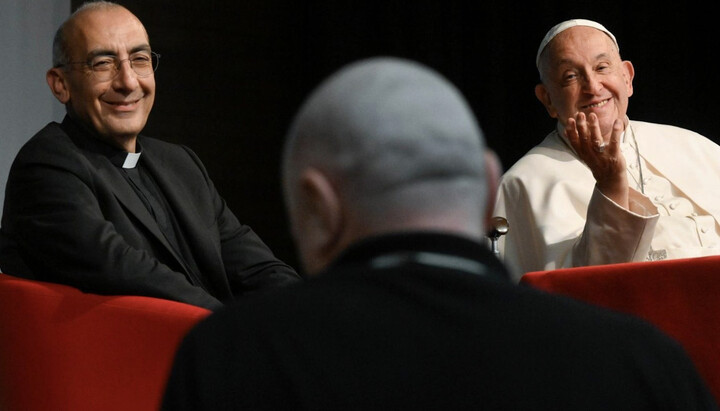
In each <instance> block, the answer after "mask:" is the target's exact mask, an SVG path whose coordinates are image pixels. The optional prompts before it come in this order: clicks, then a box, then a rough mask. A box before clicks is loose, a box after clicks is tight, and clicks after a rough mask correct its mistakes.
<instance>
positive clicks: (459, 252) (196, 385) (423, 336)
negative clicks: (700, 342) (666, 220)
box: [163, 233, 716, 411]
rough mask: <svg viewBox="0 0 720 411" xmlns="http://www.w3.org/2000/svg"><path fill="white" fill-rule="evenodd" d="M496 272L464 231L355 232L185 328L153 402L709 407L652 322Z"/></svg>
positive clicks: (239, 406) (678, 351)
mask: <svg viewBox="0 0 720 411" xmlns="http://www.w3.org/2000/svg"><path fill="white" fill-rule="evenodd" d="M506 275H507V273H506V271H505V269H504V268H503V267H502V266H501V265H500V264H499V262H498V261H497V259H495V258H494V256H493V255H492V254H490V252H489V250H487V249H486V247H485V246H484V245H482V244H479V243H476V242H473V241H470V240H467V239H464V238H460V237H454V236H447V235H439V234H430V233H415V234H407V233H406V234H401V235H389V236H383V237H380V238H375V239H368V240H366V241H363V242H362V243H360V244H356V245H355V246H353V247H352V248H351V249H350V250H348V252H347V253H345V254H344V255H342V256H341V257H340V259H339V261H338V262H337V263H336V264H335V265H334V266H332V267H330V269H329V270H328V271H327V272H325V273H323V274H322V275H320V276H319V277H313V278H309V279H308V280H307V281H306V282H305V283H304V284H300V285H298V286H293V287H289V288H286V289H282V290H274V291H273V292H272V293H270V294H266V295H262V296H258V297H257V298H252V301H244V302H238V303H233V304H232V305H228V306H225V307H223V309H221V310H220V311H217V312H215V313H214V314H212V315H211V316H209V317H208V318H207V319H206V320H204V321H203V322H201V323H200V324H199V325H198V326H197V327H195V328H194V329H193V330H192V331H191V332H190V334H189V335H188V336H187V338H186V339H185V340H184V341H183V343H182V345H181V347H180V349H179V351H178V354H177V357H176V359H175V364H174V366H173V370H172V373H171V377H170V380H169V383H168V386H167V390H166V393H165V398H164V406H163V410H166V411H169V410H214V411H220V410H250V409H252V410H256V409H267V410H281V409H283V410H284V409H292V410H299V409H303V410H418V409H420V410H425V409H433V410H457V409H468V410H485V409H487V410H573V411H574V410H633V411H638V410H659V409H663V410H683V411H688V410H700V409H716V407H715V403H714V400H713V398H712V397H711V394H710V393H709V391H708V390H707V387H706V386H705V384H704V383H703V382H702V381H701V379H700V377H699V375H698V374H697V372H696V370H695V368H694V366H693V364H692V363H691V361H690V359H689V358H688V357H687V355H686V354H685V352H684V351H683V349H682V348H680V346H679V345H678V344H677V343H676V342H674V341H673V340H671V339H670V338H669V337H667V336H665V335H664V334H662V333H661V332H659V331H658V330H657V329H656V328H654V327H652V326H650V325H649V324H648V323H646V322H643V321H641V320H639V319H637V318H633V317H630V316H624V315H620V314H616V313H613V312H610V311H605V310H602V309H600V308H596V307H592V306H589V305H585V304H581V303H579V302H576V301H572V300H570V299H567V298H562V297H556V296H551V295H548V294H545V293H542V292H540V291H537V290H534V289H530V288H527V287H524V286H518V285H515V284H511V283H510V282H509V281H508V280H507V277H506Z"/></svg>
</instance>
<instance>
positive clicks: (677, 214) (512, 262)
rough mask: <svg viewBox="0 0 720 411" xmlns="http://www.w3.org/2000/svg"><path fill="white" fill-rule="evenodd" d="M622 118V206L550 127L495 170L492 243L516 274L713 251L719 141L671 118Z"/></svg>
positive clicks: (717, 228)
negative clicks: (498, 221) (502, 221)
mask: <svg viewBox="0 0 720 411" xmlns="http://www.w3.org/2000/svg"><path fill="white" fill-rule="evenodd" d="M629 124H630V126H629V127H627V128H626V130H625V133H624V135H623V142H622V143H621V148H622V152H623V155H624V156H625V159H626V163H627V165H628V181H629V183H630V187H631V189H630V203H631V204H630V210H626V209H624V208H622V207H620V206H618V205H617V204H616V203H614V202H613V201H612V200H610V199H608V198H607V197H605V196H604V195H603V194H602V193H600V192H599V191H598V190H597V189H596V188H595V179H594V178H593V175H592V173H591V172H590V169H589V168H588V167H587V166H586V165H585V163H583V162H582V161H581V160H580V159H579V157H578V156H577V155H576V154H575V151H574V150H573V149H572V148H571V146H570V144H569V143H568V142H567V141H566V139H565V138H564V137H561V136H560V134H559V133H558V131H557V130H556V131H553V132H552V133H550V134H548V136H547V137H546V138H545V140H543V142H542V143H540V144H539V145H537V146H535V147H534V148H533V149H531V150H530V151H529V152H528V153H527V154H526V155H525V156H523V157H522V158H521V159H520V160H518V162H517V163H515V164H514V165H513V166H512V167H511V168H510V169H509V170H507V171H506V172H505V174H504V175H503V178H502V181H501V184H500V188H499V191H498V198H497V202H496V205H495V210H494V215H495V216H502V217H505V218H507V220H508V223H509V227H510V228H509V231H508V233H507V234H506V235H505V236H503V237H501V238H500V240H499V244H498V247H499V250H500V255H501V258H502V259H503V260H504V261H505V263H506V264H507V265H508V267H509V269H510V271H511V273H512V275H513V277H514V279H515V280H516V281H517V280H519V278H520V276H522V275H523V274H524V273H526V272H529V271H539V270H551V269H555V268H565V267H578V266H585V265H599V264H612V263H622V262H630V261H649V260H661V259H665V258H668V259H670V258H686V257H700V256H707V255H716V254H720V146H718V145H717V144H715V143H714V142H713V141H711V140H709V139H707V138H706V137H703V136H701V135H700V134H697V133H695V132H692V131H689V130H685V129H682V128H678V127H674V126H668V125H661V124H653V123H647V122H640V121H631V122H629ZM643 193H644V194H643Z"/></svg>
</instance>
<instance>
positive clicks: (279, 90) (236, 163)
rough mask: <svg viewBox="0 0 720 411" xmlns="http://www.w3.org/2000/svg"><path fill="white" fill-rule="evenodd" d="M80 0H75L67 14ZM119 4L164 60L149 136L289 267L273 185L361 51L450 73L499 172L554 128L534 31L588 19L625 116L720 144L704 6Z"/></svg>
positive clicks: (267, 0) (712, 39)
mask: <svg viewBox="0 0 720 411" xmlns="http://www.w3.org/2000/svg"><path fill="white" fill-rule="evenodd" d="M81 3H82V1H78V0H73V1H72V7H73V10H74V9H75V8H76V7H78V6H79V5H80V4H81ZM118 3H120V4H122V5H124V6H126V7H127V8H128V9H130V10H131V11H132V12H133V13H135V14H136V15H137V16H138V17H139V18H140V19H141V20H142V21H143V23H144V24H145V27H146V29H147V31H148V34H149V36H150V40H151V45H152V47H153V50H155V51H157V52H159V53H160V54H161V55H162V58H161V60H160V66H159V70H158V72H157V73H156V81H157V97H156V100H155V107H154V109H153V112H152V114H151V115H150V121H149V122H148V125H147V127H146V129H145V131H144V134H147V135H150V136H154V137H158V138H161V139H163V140H166V141H171V142H176V143H182V144H186V145H188V146H190V147H191V148H192V149H194V150H195V151H196V152H197V153H198V155H199V156H200V158H201V159H203V161H204V162H205V165H206V166H207V168H208V170H209V172H210V175H211V176H212V178H213V180H214V182H215V184H216V186H217V188H218V190H219V191H220V193H221V194H222V195H223V196H224V197H225V199H226V201H227V203H228V204H229V206H230V207H231V209H232V210H233V211H234V212H235V214H236V215H237V216H238V218H239V219H240V221H241V222H243V223H245V224H248V225H250V226H251V227H252V228H253V229H254V230H255V231H256V232H257V233H258V234H259V235H260V236H261V237H262V238H263V239H264V240H265V242H266V243H268V245H269V246H270V247H271V248H272V249H273V250H274V251H275V253H276V255H277V256H278V257H280V258H281V259H283V260H285V261H286V262H288V263H290V264H292V265H295V266H296V267H298V266H297V264H298V263H297V256H296V254H295V251H294V247H293V245H292V241H291V238H290V233H289V229H288V225H287V219H286V215H285V209H284V204H283V200H282V193H281V184H280V180H279V160H280V152H281V147H282V139H283V137H284V134H285V132H286V130H287V127H288V125H289V123H290V121H291V119H292V116H293V114H294V112H295V110H296V109H297V108H298V107H299V105H300V104H301V102H302V100H303V98H304V97H305V96H306V95H307V93H309V92H310V91H311V90H312V88H313V87H315V86H316V85H317V83H318V82H319V81H321V80H322V79H323V78H324V77H325V76H327V75H329V74H330V73H332V72H333V71H335V70H336V69H338V68H339V67H340V66H342V65H344V64H346V63H349V62H351V61H354V60H356V59H360V58H365V57H371V56H378V55H392V56H399V57H405V58H410V59H414V60H417V61H420V62H422V63H424V64H426V65H429V66H430V67H432V68H434V69H436V70H438V71H439V72H440V73H442V74H443V75H445V76H446V77H447V78H448V79H449V80H450V81H452V82H453V83H454V84H455V85H456V86H458V87H459V88H460V89H461V90H462V91H463V93H464V94H465V96H466V98H467V99H468V101H469V103H470V105H471V107H472V109H473V110H474V112H475V114H476V115H477V117H478V119H479V121H480V124H481V127H482V128H483V131H484V132H485V137H486V139H487V142H488V145H489V146H490V147H492V148H493V149H494V150H495V151H496V152H497V153H498V154H499V156H500V158H501V160H502V162H503V164H504V166H505V167H506V168H507V167H509V166H510V165H512V164H513V163H514V162H515V161H516V160H517V159H518V158H519V157H520V156H521V155H522V154H524V153H525V152H526V151H527V150H529V149H530V148H531V147H532V146H533V145H535V144H537V143H539V142H540V141H541V140H542V139H543V137H544V136H545V135H546V134H547V133H548V132H549V131H550V130H552V128H553V127H554V121H553V120H551V119H550V118H549V117H548V116H547V114H546V112H545V109H544V108H543V107H542V105H541V104H540V103H539V102H538V101H537V100H536V99H535V95H534V90H533V89H534V86H535V84H536V83H537V79H538V76H537V71H536V68H535V53H536V50H537V46H538V44H539V42H540V40H541V39H542V37H543V36H544V35H545V32H546V31H547V30H548V29H549V28H550V27H552V26H553V25H554V24H556V23H558V22H560V21H562V20H565V19H568V18H588V19H593V20H596V21H598V22H600V23H602V24H604V25H605V26H606V27H607V28H608V29H609V30H610V31H612V32H613V34H614V35H615V36H616V37H617V39H618V42H619V43H620V52H621V55H622V57H623V58H624V59H627V60H631V61H632V62H633V64H634V66H635V80H634V91H635V94H634V96H633V97H631V99H630V108H629V113H628V115H629V116H630V118H632V119H634V120H644V121H652V122H658V123H670V124H674V125H678V126H681V127H685V128H690V129H692V130H695V131H697V132H699V133H701V134H703V135H705V136H707V137H709V138H711V139H713V140H715V141H716V142H717V141H720V139H719V137H720V115H718V114H719V113H718V108H720V105H719V104H718V98H720V95H719V92H720V80H719V79H718V72H720V70H718V64H717V63H716V60H717V53H718V45H717V41H718V39H719V38H720V36H719V35H718V34H717V23H716V21H715V17H716V16H715V14H714V13H712V12H711V10H710V4H711V3H710V2H707V3H706V4H707V6H701V5H700V3H698V4H693V2H682V1H681V2H678V1H675V2H672V3H669V4H668V5H664V4H663V3H661V2H648V3H644V2H630V1H616V2H612V1H604V2H585V3H583V2H578V1H544V2H535V3H532V4H529V5H528V4H526V5H520V3H518V2H516V1H503V2H488V1H485V2H483V1H455V2H453V1H431V0H416V1H395V0H387V1H383V2H373V1H368V0H365V1H355V0H353V1H347V0H345V1H343V0H339V1H326V2H321V1H295V2H289V1H280V0H237V1H229V0H204V1H170V0H167V1H163V0H152V1H149V0H119V1H118ZM718 161H720V159H718ZM298 268H299V267H298Z"/></svg>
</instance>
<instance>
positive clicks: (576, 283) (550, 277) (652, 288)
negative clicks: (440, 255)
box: [520, 256, 720, 401]
mask: <svg viewBox="0 0 720 411" xmlns="http://www.w3.org/2000/svg"><path fill="white" fill-rule="evenodd" d="M520 282H521V283H522V284H526V285H530V286H533V287H537V288H540V289H543V290H546V291H549V292H554V293H559V294H564V295H568V296H570V297H574V298H576V299H579V300H583V301H586V302H590V303H594V304H598V305H601V306H604V307H607V308H611V309H615V310H617V311H621V312H625V313H630V314H634V315H637V316H639V317H641V318H644V319H645V320H647V321H649V322H650V323H653V324H655V325H656V326H657V327H658V328H660V329H661V330H663V331H665V333H666V334H668V335H670V336H672V337H674V338H675V339H676V340H677V341H678V342H680V344H682V345H683V347H684V348H685V350H686V351H687V352H688V354H689V355H690V357H691V358H692V359H693V361H694V362H695V365H696V367H697V369H698V371H699V373H700V374H701V375H702V376H703V377H704V379H705V381H706V383H707V385H708V387H709V389H710V390H711V392H712V393H713V394H714V395H715V398H717V399H718V401H720V256H713V257H701V258H692V259H679V260H665V261H656V262H642V263H626V264H610V265H601V266H589V267H578V268H566V269H558V270H551V271H538V272H532V273H527V274H525V275H524V276H523V277H522V278H521V280H520Z"/></svg>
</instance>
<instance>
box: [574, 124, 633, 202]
mask: <svg viewBox="0 0 720 411" xmlns="http://www.w3.org/2000/svg"><path fill="white" fill-rule="evenodd" d="M622 132H623V122H622V121H621V120H620V119H616V120H615V122H614V123H613V128H612V132H611V134H610V137H609V140H610V141H609V142H608V141H605V139H604V138H603V136H602V133H601V132H600V124H599V122H598V119H597V116H596V115H595V114H594V113H590V115H589V116H587V118H586V116H585V113H577V114H576V115H575V118H572V117H571V118H569V119H568V121H567V126H566V127H565V135H566V137H567V139H568V141H569V142H570V145H572V147H573V148H574V149H575V152H576V153H577V154H578V156H579V157H580V159H581V160H582V161H583V162H584V163H585V164H587V166H588V167H589V168H590V171H592V174H593V177H595V181H596V183H597V188H598V190H600V192H601V193H603V194H604V195H605V196H606V197H608V198H610V199H611V200H613V201H614V202H615V203H617V204H618V205H620V206H621V207H624V208H626V209H627V208H628V179H627V171H626V166H625V157H624V156H623V154H622V152H621V151H620V135H621V134H622Z"/></svg>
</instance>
